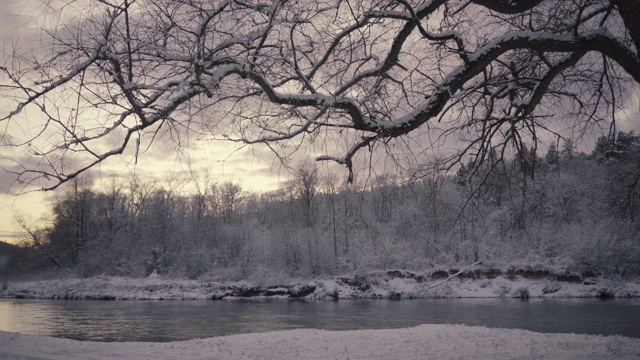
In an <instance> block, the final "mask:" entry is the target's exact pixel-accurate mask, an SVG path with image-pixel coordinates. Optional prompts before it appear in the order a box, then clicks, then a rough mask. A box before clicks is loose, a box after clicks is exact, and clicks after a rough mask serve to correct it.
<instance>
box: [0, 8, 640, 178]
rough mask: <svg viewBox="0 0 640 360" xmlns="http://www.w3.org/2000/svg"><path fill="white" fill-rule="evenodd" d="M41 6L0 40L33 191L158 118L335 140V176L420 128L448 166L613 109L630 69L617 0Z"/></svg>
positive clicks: (14, 142) (170, 125)
mask: <svg viewBox="0 0 640 360" xmlns="http://www.w3.org/2000/svg"><path fill="white" fill-rule="evenodd" d="M43 4H44V6H43V7H40V8H38V9H40V10H42V9H44V10H43V11H42V13H41V14H40V15H37V17H36V20H37V21H36V22H35V24H37V26H36V28H37V29H38V30H39V31H38V33H37V34H35V36H34V38H37V39H39V41H40V43H39V44H38V45H36V46H29V45H27V46H15V47H14V48H12V47H11V46H12V45H11V44H13V43H12V42H6V43H5V44H7V45H5V46H4V49H3V56H2V63H1V64H0V72H1V73H2V74H3V75H2V77H1V79H0V81H1V85H0V93H1V97H2V98H3V101H4V102H8V104H7V105H6V106H4V105H3V107H2V109H3V110H2V111H3V112H4V113H3V114H0V122H2V123H3V125H2V127H3V131H4V133H3V134H2V135H1V141H2V144H3V145H6V146H20V147H24V148H25V149H28V153H29V157H28V158H20V159H18V158H16V157H10V156H8V155H4V156H6V157H9V159H10V160H12V161H14V162H15V163H14V165H15V166H14V165H6V166H5V168H7V170H10V171H12V172H14V173H15V174H16V176H17V177H18V178H19V181H20V182H23V183H32V182H33V181H35V180H36V179H45V180H48V181H46V182H45V183H44V185H42V186H44V187H45V188H47V189H53V188H56V187H57V186H59V185H60V184H61V183H64V182H66V181H68V180H70V179H73V178H75V177H76V176H77V175H79V174H80V173H82V172H84V171H86V170H87V169H90V168H92V167H94V166H96V165H98V164H100V163H102V162H103V161H105V160H106V159H108V158H110V157H112V156H117V155H119V154H122V153H123V152H125V151H127V150H128V151H129V152H130V154H138V151H144V149H145V148H146V147H147V146H148V144H149V143H150V142H153V141H154V139H157V136H156V135H157V134H158V133H162V132H171V134H173V135H175V136H176V137H177V138H180V137H181V136H184V135H185V134H189V133H191V132H198V133H199V134H200V135H201V136H209V137H212V138H214V139H225V140H234V141H239V142H242V143H246V144H262V143H272V144H273V143H275V142H281V143H285V144H286V143H287V141H289V140H291V139H294V138H299V139H304V140H305V141H320V140H322V141H328V142H331V143H334V142H335V144H336V146H331V147H329V146H325V147H323V148H324V149H327V151H328V153H326V154H325V155H319V156H317V159H318V160H333V161H337V162H338V163H340V164H344V165H345V166H346V167H347V169H348V171H349V178H350V179H351V178H352V168H353V159H354V156H355V155H356V154H357V153H358V152H359V151H360V150H362V149H367V148H372V147H374V146H376V145H383V146H388V145H389V144H391V143H394V142H398V143H400V144H409V145H408V146H409V147H412V146H413V147H421V146H423V147H424V146H429V145H424V144H425V143H426V142H424V141H415V142H400V141H397V139H399V138H403V139H406V138H407V137H415V138H417V139H422V138H420V136H422V135H424V134H426V133H428V134H429V135H430V136H436V137H440V138H442V137H446V138H451V139H456V142H457V143H458V144H460V146H459V147H457V148H456V149H455V150H454V151H453V152H452V153H449V154H447V155H448V157H446V159H448V160H447V163H448V164H449V165H451V163H452V162H458V161H459V160H460V159H462V158H463V156H465V155H466V154H469V155H472V156H473V158H474V159H476V160H477V161H482V160H483V159H485V158H487V157H488V155H489V154H490V153H491V149H497V153H498V154H500V155H502V154H504V151H503V150H504V149H505V148H506V147H510V146H512V147H513V148H515V149H521V148H522V146H521V145H522V144H523V143H526V142H527V141H528V140H529V141H531V140H533V141H536V140H537V139H539V134H538V132H540V131H545V129H550V128H551V129H552V131H554V130H553V124H554V122H556V121H563V122H566V121H574V122H575V124H577V125H579V126H590V125H593V123H597V122H598V121H602V120H601V119H612V121H615V116H616V110H619V108H620V107H622V106H624V104H625V100H626V98H625V96H627V95H626V94H629V93H631V92H630V91H628V90H629V89H630V87H632V86H635V85H634V84H637V83H638V82H640V57H639V56H638V49H640V25H638V24H640V12H639V11H638V8H639V6H638V2H637V1H630V0H608V1H607V0H579V1H542V0H521V1H512V0H470V1H453V0H326V1H284V0H262V1H244V0H225V1H222V0H221V1H209V0H207V1H204V0H193V1H173V0H137V1H136V0H101V1H89V0H62V1H59V2H50V1H43ZM67 5H72V6H67ZM28 30H29V29H27V28H25V31H28ZM32 49H35V50H32ZM25 51H26V52H25ZM34 111H35V112H36V113H38V114H40V116H39V120H41V122H38V123H37V124H35V122H36V120H38V119H36V118H33V119H32V120H30V121H29V126H26V125H25V124H26V122H27V120H26V119H27V117H29V116H31V115H32V114H34ZM607 121H609V120H607ZM563 127H565V126H563ZM309 134H311V135H312V136H308V135H309ZM337 139H339V141H336V140H337ZM402 141H404V140H402ZM338 144H341V145H340V146H343V147H342V148H341V147H339V146H338ZM344 144H346V146H345V145H344ZM411 144H413V145H411ZM449 148H451V147H449ZM273 149H276V150H278V149H281V150H280V151H285V152H286V151H287V150H286V149H284V150H283V148H280V147H273ZM285 155H286V154H285Z"/></svg>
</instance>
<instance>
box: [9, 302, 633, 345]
mask: <svg viewBox="0 0 640 360" xmlns="http://www.w3.org/2000/svg"><path fill="white" fill-rule="evenodd" d="M419 324H465V325H480V326H487V327H497V328H519V329H526V330H532V331H537V332H545V333H578V334H599V335H623V336H629V337H635V338H640V299H615V300H607V301H602V300H596V299H528V300H519V299H500V298H498V299H496V298H490V299H437V300H434V299H421V300H401V301H392V300H340V301H289V300H221V301H205V300H203V301H89V300H24V299H20V300H14V299H3V300H0V330H3V331H12V332H20V333H24V334H32V335H44V336H55V337H63V338H70V339H78V340H93V341H155V342H165V341H177V340H188V339H194V338H206V337H213V336H222V335H231V334H241V333H252V332H264V331H274V330H288V329H296V328H318V329H327V330H353V329H383V328H401V327H411V326H416V325H419Z"/></svg>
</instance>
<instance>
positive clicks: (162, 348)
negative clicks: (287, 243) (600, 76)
mask: <svg viewBox="0 0 640 360" xmlns="http://www.w3.org/2000/svg"><path fill="white" fill-rule="evenodd" d="M549 357H550V358H554V359H556V358H557V359H560V358H561V359H613V358H615V359H638V358H640V339H632V338H625V337H620V336H610V337H603V336H594V335H574V334H541V333H535V332H531V331H524V330H505V329H489V328H483V327H469V326H460V325H421V326H418V327H415V328H404V329H387V330H355V331H325V330H314V329H302V330H288V331H277V332H268V333H258V334H244V335H232V336H224V337H217V338H210V339H200V340H189V341H181V342H169V343H141V342H138V343H135V342H129V343H99V342H90V341H77V340H69V339H58V338H51V337H39V336H32V335H21V334H16V333H9V332H0V358H2V359H15V360H26V359H29V360H32V359H87V358H91V359H154V360H158V359H211V358H215V359H238V358H243V359H427V358H429V359H478V358H480V359H488V358H491V359H514V358H519V359H529V358H549Z"/></svg>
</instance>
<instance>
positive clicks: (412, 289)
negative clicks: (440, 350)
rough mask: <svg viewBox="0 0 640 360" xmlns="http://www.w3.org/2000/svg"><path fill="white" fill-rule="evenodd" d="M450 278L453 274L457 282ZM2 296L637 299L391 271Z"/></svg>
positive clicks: (517, 275) (595, 288)
mask: <svg viewBox="0 0 640 360" xmlns="http://www.w3.org/2000/svg"><path fill="white" fill-rule="evenodd" d="M454 275H455V276H454ZM0 297H3V298H29V299H101V300H178V299H182V300H191V299H194V300H195V299H201V300H204V299H223V298H245V297H277V298H305V299H331V298H333V299H353V298H371V299H376V298H382V299H407V298H441V297H450V298H455V297H523V298H526V297H600V298H613V297H616V298H621V297H640V281H638V279H624V278H605V277H601V276H598V277H581V276H575V275H553V274H550V273H546V272H534V271H529V272H527V271H520V272H516V271H512V272H501V271H483V272H478V271H475V272H474V271H467V272H462V273H460V272H453V271H449V272H447V271H438V272H432V273H428V274H421V273H416V272H408V271H402V270H389V271H380V272H372V273H369V274H366V275H350V276H340V277H333V278H329V279H315V280H305V281H296V280H290V281H285V282H280V283H272V284H255V283H251V282H247V281H240V282H216V281H203V280H181V279H171V278H163V277H160V276H157V275H154V276H150V277H148V278H125V277H111V276H98V277H93V278H66V279H53V280H41V281H9V282H8V284H7V286H6V289H4V290H0Z"/></svg>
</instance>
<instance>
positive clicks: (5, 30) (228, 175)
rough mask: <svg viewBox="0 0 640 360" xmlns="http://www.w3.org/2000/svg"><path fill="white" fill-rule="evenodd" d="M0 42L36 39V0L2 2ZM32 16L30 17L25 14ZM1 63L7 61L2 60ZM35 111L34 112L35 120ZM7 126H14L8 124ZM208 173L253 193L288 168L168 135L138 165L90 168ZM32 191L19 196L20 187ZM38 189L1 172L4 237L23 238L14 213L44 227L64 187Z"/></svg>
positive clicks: (253, 152)
mask: <svg viewBox="0 0 640 360" xmlns="http://www.w3.org/2000/svg"><path fill="white" fill-rule="evenodd" d="M0 2H1V3H2V6H0V44H2V49H3V50H4V51H7V50H8V49H10V48H12V47H13V44H20V45H21V47H22V48H23V49H24V48H26V47H28V46H30V43H32V40H30V39H33V37H34V36H33V31H29V28H33V27H34V26H35V24H36V21H35V18H34V17H33V16H31V15H32V14H37V13H38V11H34V10H32V9H31V8H29V6H31V4H37V3H40V1H38V0H29V1H24V0H19V1H18V0H0ZM25 14H28V15H25ZM2 61H3V62H4V61H5V60H2ZM7 111H9V110H8V109H7V106H6V103H2V104H0V114H1V115H4V114H6V112H7ZM33 117H34V115H33V114H32V115H31V121H33V120H32V119H33ZM27 120H28V119H26V118H22V119H21V118H16V121H13V120H12V122H9V123H7V122H4V123H0V135H1V134H2V133H4V132H5V131H7V130H8V132H11V131H12V130H13V131H15V129H16V128H15V127H16V126H18V125H17V124H18V122H21V126H24V123H25V122H26V121H27ZM7 126H9V127H10V128H7ZM0 149H1V151H2V154H1V155H2V157H8V158H11V159H12V160H14V161H18V162H23V159H26V157H27V155H28V154H26V153H24V151H25V150H26V148H6V147H2V148H0ZM0 166H3V167H11V166H13V165H12V164H11V163H10V161H9V160H7V159H2V158H1V157H0ZM206 174H208V177H209V178H210V180H211V182H224V181H233V182H235V183H239V184H240V185H241V186H242V187H243V189H246V190H250V191H269V190H273V189H275V188H277V187H278V186H279V184H280V183H281V181H283V180H284V179H285V178H286V177H287V171H286V169H285V168H283V167H282V165H281V163H280V162H279V161H278V160H277V159H276V158H275V157H274V156H273V154H272V153H271V152H270V151H269V150H268V149H267V148H266V147H246V148H240V149H238V146H237V145H236V144H230V143H221V142H214V141H210V140H202V141H199V140H196V139H191V140H190V141H189V144H188V147H184V146H182V147H180V148H177V147H176V146H175V144H174V143H172V142H171V140H170V139H161V141H156V142H155V143H154V144H153V145H152V146H151V148H149V149H148V150H147V151H145V152H143V153H140V154H139V157H138V161H137V164H135V156H134V155H133V154H131V153H125V155H124V156H121V157H117V158H113V159H110V160H108V161H106V162H105V163H104V164H102V165H101V166H100V167H99V168H96V169H95V170H94V171H92V172H91V177H92V178H93V180H94V182H95V183H96V184H97V185H98V186H100V184H102V183H105V184H110V183H111V181H112V180H111V179H112V178H114V177H115V178H117V179H123V178H124V179H128V178H131V177H133V176H134V175H135V176H137V177H139V178H142V179H146V178H151V177H153V178H155V179H157V180H159V181H161V182H162V181H164V180H165V179H168V178H176V177H179V178H181V179H182V180H181V181H186V182H189V181H197V180H200V181H203V178H204V177H205V176H206ZM24 190H27V191H32V192H29V193H27V194H23V195H20V196H17V197H16V196H15V195H16V194H17V193H18V192H21V191H24ZM33 190H36V188H27V189H23V186H22V185H21V184H18V183H16V182H15V176H14V175H13V174H10V173H7V172H5V171H3V170H0V241H10V242H13V241H16V239H20V238H23V237H24V234H23V233H22V232H21V231H20V229H19V227H18V226H17V224H16V223H15V221H14V213H16V212H18V213H20V214H23V215H25V217H26V218H27V219H28V220H29V222H30V223H31V224H33V225H40V226H42V223H41V222H40V218H41V217H42V216H43V215H46V213H47V212H48V210H49V209H50V207H51V201H52V200H53V199H55V197H56V196H59V194H60V192H61V191H64V189H62V190H60V191H57V192H48V193H44V192H41V191H33Z"/></svg>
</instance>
